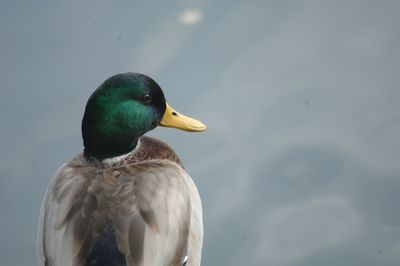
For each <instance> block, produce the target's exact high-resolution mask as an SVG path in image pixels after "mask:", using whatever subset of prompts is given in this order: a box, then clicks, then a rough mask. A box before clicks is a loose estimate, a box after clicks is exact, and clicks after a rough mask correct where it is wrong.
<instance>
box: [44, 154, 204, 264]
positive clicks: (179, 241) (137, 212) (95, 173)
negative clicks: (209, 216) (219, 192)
mask: <svg viewBox="0 0 400 266" xmlns="http://www.w3.org/2000/svg"><path fill="white" fill-rule="evenodd" d="M110 221H111V222H112V226H113V227H114V229H115V237H116V242H117V246H118V249H119V250H120V251H121V253H122V254H123V255H124V256H125V258H126V262H127V265H130V266H139V265H146V266H147V265H149V266H151V265H179V266H181V265H182V263H183V261H184V260H185V258H186V256H187V258H188V262H187V265H194V266H198V265H200V257H201V256H200V255H201V247H202V239H203V223H202V212H201V202H200V197H199V194H198V192H197V189H196V187H195V185H194V183H193V180H192V179H191V177H190V176H189V175H188V174H187V173H186V172H185V171H184V170H183V169H182V168H181V167H180V166H179V165H177V164H175V163H172V162H168V161H165V160H158V161H157V160H155V161H147V162H144V163H139V164H132V165H128V166H126V165H125V166H120V167H115V168H108V169H104V170H99V169H96V168H94V167H92V166H90V167H89V166H86V167H85V166H82V165H78V166H77V165H76V164H74V163H69V164H66V165H64V166H62V167H61V168H60V170H59V171H58V172H57V174H56V176H55V178H54V179H53V181H52V182H51V184H50V186H49V189H48V192H47V195H46V197H45V199H44V202H43V205H42V210H41V214H40V221H39V223H40V224H39V227H38V253H39V265H46V266H67V265H69V266H80V265H84V263H85V261H86V259H87V256H88V254H89V252H90V249H91V247H92V246H93V245H94V243H95V242H96V239H97V238H98V237H99V235H100V234H101V233H102V232H103V230H104V228H105V227H106V225H107V224H109V223H110Z"/></svg>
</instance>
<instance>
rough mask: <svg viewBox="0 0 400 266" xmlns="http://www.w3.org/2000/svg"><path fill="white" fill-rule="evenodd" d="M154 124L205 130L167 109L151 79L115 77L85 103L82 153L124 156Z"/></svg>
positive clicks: (123, 75) (139, 76)
mask: <svg viewBox="0 0 400 266" xmlns="http://www.w3.org/2000/svg"><path fill="white" fill-rule="evenodd" d="M185 119H186V120H185ZM171 121H172V122H171ZM182 121H183V122H182ZM182 123H184V125H183V126H182V125H181V124H182ZM199 123H200V124H199ZM157 125H164V126H168V127H176V128H179V129H183V130H187V131H202V130H205V129H206V127H205V126H204V125H203V124H201V122H199V121H197V120H193V119H191V120H190V118H187V117H185V116H183V115H181V114H179V113H177V112H176V111H175V110H173V109H172V108H170V107H169V106H168V104H167V103H166V101H165V97H164V93H163V91H162V90H161V88H160V86H159V85H158V84H157V83H156V82H155V81H154V80H153V79H151V78H150V77H148V76H146V75H143V74H138V73H123V74H117V75H114V76H112V77H110V78H109V79H107V80H106V81H105V82H104V83H103V84H102V85H100V87H99V88H98V89H97V90H96V91H95V92H94V93H93V94H92V95H91V96H90V98H89V100H88V102H87V104H86V108H85V114H84V116H83V120H82V137H83V143H84V147H85V152H84V154H85V156H86V157H94V158H97V159H104V158H110V157H115V156H118V155H122V154H126V153H128V152H130V151H131V150H133V149H134V148H135V147H136V144H137V142H138V139H139V138H140V137H141V136H142V135H143V134H145V133H146V132H147V131H150V130H152V129H154V128H155V127H156V126H157Z"/></svg>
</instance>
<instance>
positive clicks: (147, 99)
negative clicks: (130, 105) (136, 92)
mask: <svg viewBox="0 0 400 266" xmlns="http://www.w3.org/2000/svg"><path fill="white" fill-rule="evenodd" d="M151 100H152V98H151V95H150V94H145V95H143V97H142V102H143V103H149V102H151Z"/></svg>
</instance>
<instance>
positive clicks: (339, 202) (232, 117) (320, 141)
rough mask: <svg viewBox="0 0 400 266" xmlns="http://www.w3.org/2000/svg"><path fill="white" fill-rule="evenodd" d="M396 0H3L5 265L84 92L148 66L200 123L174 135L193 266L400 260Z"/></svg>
mask: <svg viewBox="0 0 400 266" xmlns="http://www.w3.org/2000/svg"><path fill="white" fill-rule="evenodd" d="M399 13H400V2H399V1H386V0H385V1H367V0H366V1H363V0H359V1H356V0H350V1H345V0H337V1H334V0H331V1H325V0H321V1H287V0H280V1H267V0H265V1H238V0H236V1H211V0H204V1H191V0H175V1H127V0H121V1H105V0H96V1H94V0H85V1H77V0H74V1H49V0H46V1H45V0H38V1H22V0H15V1H6V0H1V1H0V34H1V35H0V36H1V42H0V62H1V63H0V78H1V87H0V121H1V130H0V147H1V154H0V156H1V157H0V161H1V163H0V167H1V168H0V212H1V215H0V216H1V218H0V236H1V237H0V258H1V259H0V264H1V265H4V266H13V265H18V266H20V265H35V256H36V255H35V234H36V223H37V216H38V211H39V207H40V202H41V199H42V196H43V194H44V193H45V190H46V187H47V184H48V182H49V180H50V178H51V177H52V175H53V174H54V172H55V170H56V169H57V167H59V166H60V165H61V164H62V163H63V162H64V161H66V160H68V159H70V158H72V157H73V156H75V155H76V154H77V153H79V152H80V151H81V149H82V141H81V137H80V123H81V117H82V114H83V110H84V106H85V103H86V100H87V98H88V97H89V95H90V94H91V92H92V91H93V90H94V89H95V88H97V86H99V85H100V84H101V83H102V82H103V81H104V80H105V79H106V78H108V77H109V76H111V75H113V74H116V73H120V72H127V71H133V72H142V73H146V74H148V75H150V76H151V77H153V78H154V79H155V80H156V81H157V82H158V83H159V84H160V85H161V87H162V88H163V90H164V92H165V94H166V97H167V99H168V102H169V103H170V104H171V105H172V106H174V107H175V108H176V109H177V110H178V111H181V112H182V113H184V114H187V115H191V116H193V117H196V118H199V119H200V120H202V121H203V122H205V123H206V124H207V125H208V127H209V130H208V131H207V132H206V133H202V134H188V133H185V132H179V131H176V130H172V129H164V128H160V129H156V130H154V131H153V132H151V133H150V135H152V136H156V137H159V138H161V139H163V140H164V141H166V142H168V143H169V144H170V145H171V146H173V147H174V148H175V150H176V151H177V152H178V154H179V155H180V156H181V158H182V160H183V161H184V163H185V165H186V167H187V169H188V171H189V172H190V173H191V175H192V176H193V177H194V179H195V182H196V183H197V184H198V188H199V190H200V192H201V195H202V199H203V205H204V222H205V243H204V250H203V265H238V266H240V265H274V266H286V265H296V266H320V265H324V266H337V265H344V266H345V265H348V266H357V265H360V266H369V265H371V266H372V265H385V266H391V265H393V266H395V265H396V266H397V265H399V264H400V211H399V195H400V160H399V159H400V88H399V84H400V53H399V47H400V27H399V25H400V17H399Z"/></svg>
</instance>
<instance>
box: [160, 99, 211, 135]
mask: <svg viewBox="0 0 400 266" xmlns="http://www.w3.org/2000/svg"><path fill="white" fill-rule="evenodd" d="M166 105H167V108H166V109H165V113H164V116H163V118H162V119H161V121H160V126H163V127H174V128H177V129H181V130H185V131H191V132H199V131H204V130H206V129H207V126H206V125H204V124H203V123H201V122H200V121H199V120H196V119H193V118H190V117H187V116H184V115H182V114H180V113H178V112H177V111H175V110H174V109H173V108H172V107H171V106H169V104H168V103H167V104H166Z"/></svg>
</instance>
